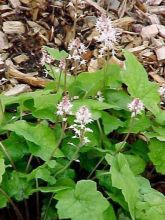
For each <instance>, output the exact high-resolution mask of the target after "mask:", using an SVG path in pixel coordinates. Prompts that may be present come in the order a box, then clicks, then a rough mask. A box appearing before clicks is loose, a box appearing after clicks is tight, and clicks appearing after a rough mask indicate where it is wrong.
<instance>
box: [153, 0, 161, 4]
mask: <svg viewBox="0 0 165 220" xmlns="http://www.w3.org/2000/svg"><path fill="white" fill-rule="evenodd" d="M162 1H163V0H152V1H151V5H160V4H161V2H162Z"/></svg>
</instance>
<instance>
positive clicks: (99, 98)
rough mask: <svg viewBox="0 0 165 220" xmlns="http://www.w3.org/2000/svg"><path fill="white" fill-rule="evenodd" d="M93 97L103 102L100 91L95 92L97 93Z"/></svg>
mask: <svg viewBox="0 0 165 220" xmlns="http://www.w3.org/2000/svg"><path fill="white" fill-rule="evenodd" d="M95 98H96V99H97V100H98V101H99V102H104V97H103V94H102V92H101V91H98V92H97V95H96V96H95Z"/></svg>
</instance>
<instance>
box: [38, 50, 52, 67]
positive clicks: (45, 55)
mask: <svg viewBox="0 0 165 220" xmlns="http://www.w3.org/2000/svg"><path fill="white" fill-rule="evenodd" d="M41 51H42V57H41V60H40V63H41V65H42V66H44V65H45V64H46V63H48V64H50V63H52V62H53V59H52V58H51V56H50V55H49V54H48V53H47V52H46V51H45V49H44V48H42V50H41Z"/></svg>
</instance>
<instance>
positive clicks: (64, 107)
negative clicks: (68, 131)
mask: <svg viewBox="0 0 165 220" xmlns="http://www.w3.org/2000/svg"><path fill="white" fill-rule="evenodd" d="M72 106H73V105H72V103H71V102H70V100H69V98H68V96H64V97H63V99H62V101H61V102H60V103H59V104H58V105H57V115H60V116H65V117H64V118H63V121H66V120H67V119H66V115H69V114H72V112H71V108H72Z"/></svg>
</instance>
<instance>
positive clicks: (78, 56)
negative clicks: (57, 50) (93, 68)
mask: <svg viewBox="0 0 165 220" xmlns="http://www.w3.org/2000/svg"><path fill="white" fill-rule="evenodd" d="M68 50H69V51H70V53H71V54H70V55H69V56H68V59H73V60H75V61H78V62H80V64H81V65H82V64H85V60H84V59H83V58H82V55H83V54H84V53H86V51H87V48H86V46H85V45H84V44H83V43H81V41H80V39H79V38H76V39H74V40H73V41H72V42H70V43H69V46H68Z"/></svg>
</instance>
